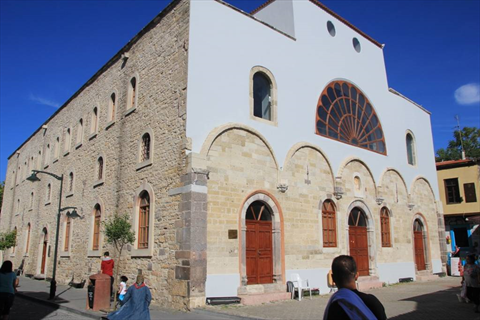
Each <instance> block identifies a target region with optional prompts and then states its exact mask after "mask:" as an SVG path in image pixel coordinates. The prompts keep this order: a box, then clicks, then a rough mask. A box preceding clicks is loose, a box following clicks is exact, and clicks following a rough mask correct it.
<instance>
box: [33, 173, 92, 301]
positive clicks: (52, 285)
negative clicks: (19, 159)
mask: <svg viewBox="0 0 480 320" xmlns="http://www.w3.org/2000/svg"><path fill="white" fill-rule="evenodd" d="M38 173H44V174H46V175H49V176H51V177H54V178H55V179H57V180H59V181H60V197H59V199H58V214H57V233H56V234H55V250H54V251H53V275H52V280H51V281H50V296H49V297H48V299H49V300H52V299H54V298H55V292H56V291H57V281H56V280H55V276H56V274H57V253H58V238H59V235H60V214H61V213H62V211H65V210H70V209H72V210H73V211H72V212H67V216H69V217H72V218H76V217H79V218H81V219H83V217H81V216H80V215H79V214H78V213H77V211H76V209H77V207H65V208H62V190H63V174H62V175H61V176H57V175H56V174H53V173H50V172H47V171H40V170H32V175H31V176H30V177H28V178H27V180H28V181H31V182H35V181H40V179H39V178H38V177H37V174H38Z"/></svg>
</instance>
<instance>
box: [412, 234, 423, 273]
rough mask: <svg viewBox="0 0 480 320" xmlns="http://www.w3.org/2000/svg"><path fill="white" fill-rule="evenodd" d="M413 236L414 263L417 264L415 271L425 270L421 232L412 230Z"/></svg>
mask: <svg viewBox="0 0 480 320" xmlns="http://www.w3.org/2000/svg"><path fill="white" fill-rule="evenodd" d="M413 238H414V244H415V263H416V264H417V271H421V270H425V269H426V267H425V250H424V248H423V232H422V231H413Z"/></svg>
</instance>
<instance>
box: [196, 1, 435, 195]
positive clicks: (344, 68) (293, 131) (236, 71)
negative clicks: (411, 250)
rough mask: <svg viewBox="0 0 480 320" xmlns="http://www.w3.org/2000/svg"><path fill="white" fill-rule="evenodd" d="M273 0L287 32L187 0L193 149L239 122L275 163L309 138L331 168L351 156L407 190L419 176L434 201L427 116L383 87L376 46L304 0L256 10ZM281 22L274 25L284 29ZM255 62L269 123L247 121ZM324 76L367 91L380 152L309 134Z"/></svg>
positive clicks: (381, 64) (384, 78) (377, 177)
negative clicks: (289, 19)
mask: <svg viewBox="0 0 480 320" xmlns="http://www.w3.org/2000/svg"><path fill="white" fill-rule="evenodd" d="M277 2H278V3H280V4H281V6H282V7H288V5H287V4H283V3H284V2H285V3H286V2H291V7H292V9H293V16H294V22H295V24H294V29H295V38H291V37H288V36H286V35H285V34H282V33H280V32H278V31H276V30H274V29H273V28H270V27H268V26H266V25H265V24H263V23H261V22H260V21H258V20H255V19H253V18H252V17H250V16H248V15H245V14H242V13H241V12H239V11H237V10H232V8H230V7H228V6H226V5H224V4H221V3H219V2H217V1H215V0H210V1H193V2H192V4H191V25H190V44H189V47H190V54H189V61H188V95H187V99H188V100H187V113H188V118H187V136H188V137H190V138H192V142H193V149H192V151H193V152H199V151H200V149H201V147H202V144H203V142H204V141H205V139H206V137H207V135H208V134H209V133H210V131H211V130H212V129H213V128H216V127H219V126H221V125H224V124H226V123H230V122H235V123H241V124H245V125H247V126H250V127H252V128H255V129H256V130H258V131H259V132H260V133H261V134H262V135H264V136H265V137H266V139H267V140H268V141H269V142H270V144H271V145H272V147H273V149H274V151H275V156H276V159H277V161H278V162H279V164H280V166H283V162H284V160H285V157H286V155H287V153H288V150H289V149H290V148H291V147H292V146H293V145H294V144H296V143H298V142H300V141H302V142H303V141H304V142H309V143H312V144H314V145H317V146H319V147H320V148H321V149H322V150H323V151H324V152H325V153H326V154H327V156H328V160H329V161H330V163H331V164H332V169H333V172H338V170H339V168H340V166H341V165H342V163H343V162H344V161H345V159H347V158H349V157H358V158H360V159H362V160H363V161H364V162H365V163H366V164H367V165H368V166H369V168H370V169H371V170H372V173H373V176H374V178H375V181H376V182H378V181H379V180H380V177H381V175H382V173H383V172H384V171H385V170H386V169H387V168H394V169H396V170H398V171H399V172H400V173H401V174H402V176H403V178H404V179H405V182H406V184H407V186H408V187H410V186H411V184H412V183H413V181H414V180H415V178H417V177H419V176H423V177H425V178H426V179H427V180H428V181H429V182H430V184H431V186H432V189H433V191H434V193H435V197H436V198H437V199H438V186H437V182H436V171H435V159H434V147H433V138H432V130H431V124H430V114H429V113H428V112H426V111H425V110H424V109H422V108H419V107H418V106H417V105H415V104H413V103H411V102H410V101H408V100H406V99H404V98H402V97H400V96H398V95H396V94H394V93H392V92H390V91H389V86H388V82H387V75H386V70H385V62H384V58H383V50H382V48H379V47H378V46H377V45H376V44H374V43H372V42H371V41H369V40H367V39H366V38H364V37H363V36H362V35H360V34H359V33H357V32H356V31H355V30H353V29H352V28H350V27H349V26H347V25H345V24H344V23H343V22H341V21H339V20H337V19H336V18H335V17H333V16H331V15H330V14H328V13H327V12H325V11H324V10H322V9H321V8H319V7H317V6H316V5H315V4H313V3H312V2H310V1H276V2H274V3H273V4H271V5H269V6H267V7H266V8H264V9H263V10H261V11H260V12H259V13H258V14H257V15H256V16H258V17H259V18H260V17H262V15H261V13H263V12H264V11H268V10H269V9H270V8H272V9H274V7H273V5H274V4H275V3H277ZM272 19H273V18H271V19H268V21H269V22H270V23H271V24H273V21H272ZM278 19H282V16H278ZM282 21H283V20H280V21H278V23H279V28H284V27H283V26H282ZM327 21H332V22H333V24H334V25H335V28H336V36H335V37H332V36H330V34H329V33H328V31H327ZM354 37H356V38H358V39H359V41H360V44H361V52H360V53H357V52H356V51H355V49H354V48H353V45H352V38H354ZM254 66H263V67H265V68H267V69H268V70H270V71H271V73H272V74H273V76H274V77H275V80H276V83H277V85H278V125H277V126H273V125H269V124H265V123H263V122H259V121H256V120H253V119H251V117H250V113H249V112H250V111H249V110H250V109H249V85H250V83H249V74H250V71H251V69H252V67H254ZM333 80H348V81H349V82H352V83H353V84H355V85H356V86H357V87H358V88H359V89H360V90H362V91H363V93H364V94H365V95H366V96H367V97H368V99H369V100H370V102H371V103H372V105H373V107H374V109H375V110H376V112H377V115H378V117H379V119H380V122H381V124H382V127H383V132H384V135H385V141H386V148H387V155H386V156H384V155H381V154H377V153H374V152H370V151H368V150H364V149H361V148H355V147H351V146H350V145H347V144H343V143H339V142H338V141H334V140H331V139H328V138H324V137H322V136H319V135H316V134H315V113H316V106H317V102H318V99H319V97H320V94H321V92H322V91H323V89H324V88H325V86H326V85H327V84H328V83H330V82H331V81H333ZM408 130H410V131H411V132H413V134H414V136H415V137H416V153H417V165H416V166H411V165H409V164H408V163H407V152H406V148H405V147H402V146H405V135H406V133H407V131H408Z"/></svg>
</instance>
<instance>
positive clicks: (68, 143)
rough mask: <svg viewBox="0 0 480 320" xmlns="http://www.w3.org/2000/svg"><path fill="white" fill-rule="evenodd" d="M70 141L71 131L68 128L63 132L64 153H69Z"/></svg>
mask: <svg viewBox="0 0 480 320" xmlns="http://www.w3.org/2000/svg"><path fill="white" fill-rule="evenodd" d="M71 139H72V133H71V130H70V128H67V130H66V131H65V150H64V151H65V152H69V151H70V143H71Z"/></svg>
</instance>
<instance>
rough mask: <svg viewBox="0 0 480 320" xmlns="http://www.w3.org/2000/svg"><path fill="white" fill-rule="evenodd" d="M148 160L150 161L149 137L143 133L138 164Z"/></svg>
mask: <svg viewBox="0 0 480 320" xmlns="http://www.w3.org/2000/svg"><path fill="white" fill-rule="evenodd" d="M149 159H150V135H149V134H148V133H145V134H144V135H143V136H142V146H141V154H140V162H144V161H147V160H149Z"/></svg>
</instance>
